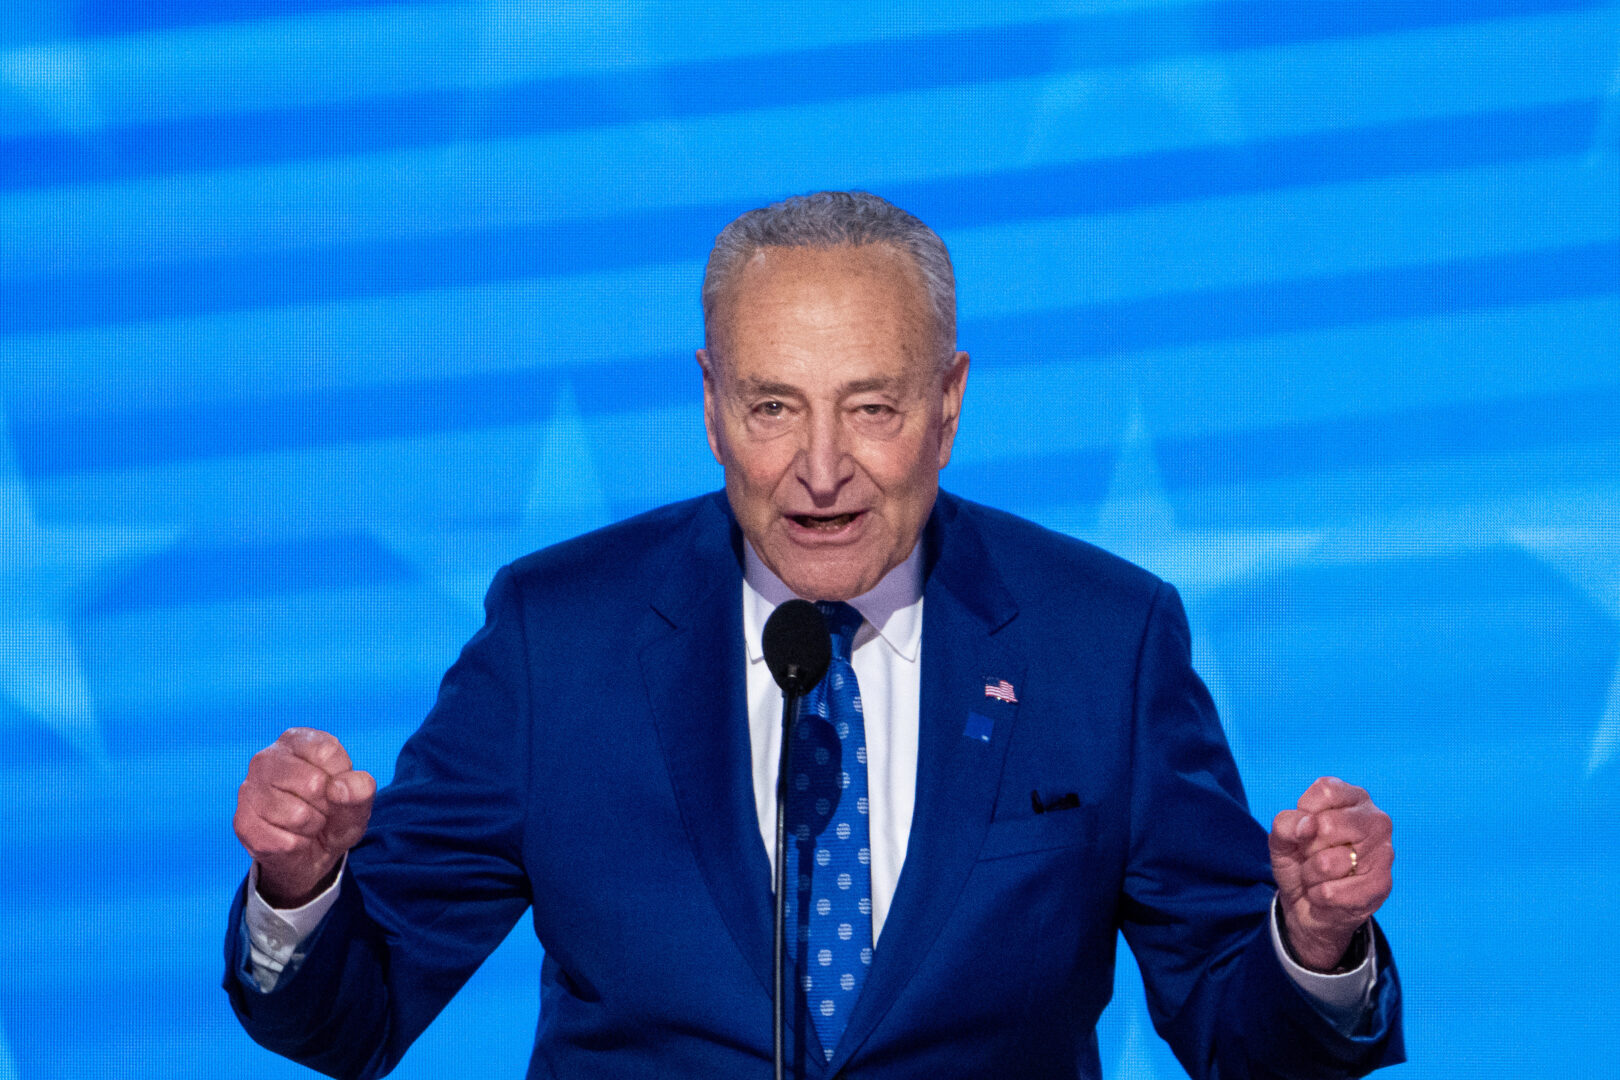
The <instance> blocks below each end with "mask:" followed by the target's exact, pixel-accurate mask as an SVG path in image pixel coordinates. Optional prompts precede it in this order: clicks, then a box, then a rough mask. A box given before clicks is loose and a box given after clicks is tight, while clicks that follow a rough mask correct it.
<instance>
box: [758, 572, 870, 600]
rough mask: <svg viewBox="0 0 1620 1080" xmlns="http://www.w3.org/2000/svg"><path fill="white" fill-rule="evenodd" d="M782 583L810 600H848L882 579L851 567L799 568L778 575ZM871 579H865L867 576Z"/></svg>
mask: <svg viewBox="0 0 1620 1080" xmlns="http://www.w3.org/2000/svg"><path fill="white" fill-rule="evenodd" d="M778 576H779V577H781V578H782V583H783V584H785V585H786V586H787V587H788V588H790V589H792V590H793V591H794V592H795V593H797V594H798V595H799V596H803V597H806V598H808V599H810V600H849V599H852V598H854V597H857V596H859V595H861V594H862V593H863V592H866V591H868V590H869V589H871V588H872V586H874V585H876V584H877V583H878V582H879V581H881V580H882V575H881V574H879V575H877V576H872V575H869V574H864V573H862V572H860V571H858V570H853V569H842V568H839V569H832V568H828V569H825V570H814V569H812V570H801V571H800V572H799V573H796V574H793V575H791V576H788V575H778ZM869 577H870V578H871V580H870V581H869V580H867V579H868V578H869Z"/></svg>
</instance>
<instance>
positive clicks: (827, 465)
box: [798, 413, 855, 506]
mask: <svg viewBox="0 0 1620 1080" xmlns="http://www.w3.org/2000/svg"><path fill="white" fill-rule="evenodd" d="M806 432H807V434H806V438H805V444H804V447H803V448H802V449H801V450H800V451H799V469H798V472H799V480H800V482H801V483H803V484H804V486H805V489H806V490H807V491H809V493H810V497H811V499H812V500H813V501H814V502H815V504H816V505H817V506H831V505H832V504H833V503H834V502H836V501H837V499H838V492H839V489H841V488H842V487H843V486H844V483H845V482H846V481H847V480H848V479H849V478H850V476H852V475H853V474H854V471H855V465H854V461H853V460H852V459H851V458H850V456H849V452H848V447H847V446H846V445H845V441H844V428H843V424H842V423H840V419H839V417H838V415H837V414H836V413H822V414H820V415H818V416H815V417H813V418H812V419H811V422H810V423H809V425H808V426H807V428H806Z"/></svg>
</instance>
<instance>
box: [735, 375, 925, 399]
mask: <svg viewBox="0 0 1620 1080" xmlns="http://www.w3.org/2000/svg"><path fill="white" fill-rule="evenodd" d="M738 383H739V384H740V385H741V388H742V391H743V393H744V394H745V395H750V396H751V395H754V394H764V395H766V396H768V397H797V396H799V395H800V394H801V393H802V392H803V391H801V390H800V389H799V388H798V387H796V386H790V385H788V384H787V383H783V382H772V381H770V380H766V379H748V378H744V379H739V380H738ZM899 383H900V380H899V379H895V378H891V377H888V376H877V377H874V378H870V379H856V380H855V381H853V382H847V383H844V384H843V385H842V386H840V387H839V388H838V393H839V396H840V397H842V396H844V395H845V394H865V393H869V392H871V391H873V390H891V389H893V388H894V387H895V386H897V385H899Z"/></svg>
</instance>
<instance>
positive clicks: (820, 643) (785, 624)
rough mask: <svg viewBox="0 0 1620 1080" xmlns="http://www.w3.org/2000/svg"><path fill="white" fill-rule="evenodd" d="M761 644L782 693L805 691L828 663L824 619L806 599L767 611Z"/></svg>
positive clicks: (829, 644) (829, 645)
mask: <svg viewBox="0 0 1620 1080" xmlns="http://www.w3.org/2000/svg"><path fill="white" fill-rule="evenodd" d="M763 644H764V648H765V666H766V667H768V668H770V669H771V677H772V678H774V679H775V680H776V685H777V686H780V687H781V688H782V692H783V693H785V694H792V695H794V696H796V697H802V696H803V695H805V694H807V693H809V692H810V688H811V687H813V686H815V685H816V683H818V682H820V681H821V677H822V676H823V675H825V674H827V665H828V664H830V663H832V639H831V638H830V637H829V636H828V634H827V622H826V620H824V619H823V618H822V617H821V612H819V611H817V610H816V605H814V604H812V603H810V601H808V600H798V599H794V600H789V601H788V602H787V603H785V604H782V605H780V606H778V607H777V609H776V610H775V611H773V612H771V617H770V618H769V619H766V620H765V635H764V642H763Z"/></svg>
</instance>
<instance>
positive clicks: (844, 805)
mask: <svg viewBox="0 0 1620 1080" xmlns="http://www.w3.org/2000/svg"><path fill="white" fill-rule="evenodd" d="M816 607H818V608H819V609H821V614H822V617H823V618H825V619H826V620H827V629H828V630H829V631H830V632H831V634H832V663H831V664H830V665H829V666H828V668H827V675H826V677H825V678H823V679H822V680H821V682H820V683H818V684H817V685H816V686H815V688H814V689H812V690H811V691H810V693H808V694H806V695H805V697H804V701H803V704H802V705H801V707H800V710H799V722H798V724H797V726H796V727H795V729H794V733H793V761H792V764H791V766H790V769H791V775H790V776H789V778H788V785H787V808H786V812H787V822H786V824H787V833H788V836H787V840H788V844H787V883H788V895H787V926H788V932H787V936H788V955H789V957H790V958H791V960H792V969H793V980H794V983H795V984H796V985H797V986H798V987H799V988H800V990H801V991H802V993H801V995H800V1001H801V1002H802V1004H803V1007H804V1008H805V1010H806V1011H807V1012H808V1013H809V1015H810V1021H811V1023H813V1024H814V1025H815V1028H816V1034H817V1035H819V1036H820V1038H821V1045H822V1048H823V1050H824V1051H825V1053H826V1056H827V1057H828V1058H831V1057H832V1056H833V1048H834V1047H836V1046H837V1045H838V1038H839V1036H840V1035H842V1034H843V1033H844V1027H845V1025H847V1024H848V1023H849V1014H850V1011H851V1010H852V1009H853V1008H854V1006H855V999H856V998H858V997H859V996H860V993H861V986H862V984H863V983H864V982H865V981H866V972H867V969H868V968H869V967H870V966H871V963H872V873H871V864H872V847H871V841H870V839H869V831H868V829H867V821H868V816H867V797H866V724H865V721H864V720H863V719H862V718H861V691H860V687H859V686H857V685H856V683H855V669H854V668H853V667H852V666H851V665H850V653H851V650H852V649H853V647H854V641H855V631H856V630H857V629H859V628H860V625H861V614H860V612H858V611H856V610H855V609H854V608H852V607H850V606H849V605H848V604H844V603H836V602H827V603H819V604H817V605H816Z"/></svg>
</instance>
